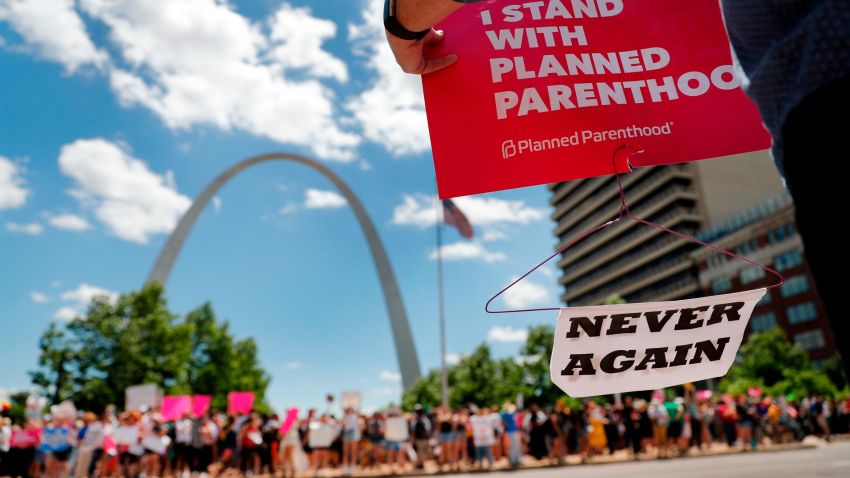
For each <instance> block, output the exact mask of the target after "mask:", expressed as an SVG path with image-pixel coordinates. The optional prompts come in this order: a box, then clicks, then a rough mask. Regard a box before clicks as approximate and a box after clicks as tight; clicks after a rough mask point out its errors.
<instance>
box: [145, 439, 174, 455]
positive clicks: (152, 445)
mask: <svg viewBox="0 0 850 478" xmlns="http://www.w3.org/2000/svg"><path fill="white" fill-rule="evenodd" d="M163 438H167V437H159V436H156V435H148V436H146V437H145V438H144V439H143V440H142V446H143V447H145V448H146V449H148V450H150V451H152V452H154V453H156V454H157V455H162V454H165V450H166V449H167V448H168V444H167V443H166V441H165V440H163Z"/></svg>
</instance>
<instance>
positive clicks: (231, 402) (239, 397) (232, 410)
mask: <svg viewBox="0 0 850 478" xmlns="http://www.w3.org/2000/svg"><path fill="white" fill-rule="evenodd" d="M253 408H254V392H230V393H228V394H227V414H228V415H245V414H248V413H251V410H252V409H253Z"/></svg>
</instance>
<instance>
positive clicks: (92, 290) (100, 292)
mask: <svg viewBox="0 0 850 478" xmlns="http://www.w3.org/2000/svg"><path fill="white" fill-rule="evenodd" d="M59 297H60V298H61V299H62V300H64V301H66V302H74V303H76V304H77V305H79V306H82V307H85V306H87V305H89V304H90V303H91V301H92V299H94V298H95V297H105V298H106V299H107V300H108V301H109V302H113V303H114V302H115V301H116V300H118V293H117V292H112V291H111V290H107V289H104V288H102V287H97V286H93V285H89V284H86V283H85V282H84V283H82V284H80V285H79V286H77V288H76V289H72V290H66V291H65V292H63V293H62V294H61V295H60V296H59Z"/></svg>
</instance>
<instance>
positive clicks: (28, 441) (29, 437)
mask: <svg viewBox="0 0 850 478" xmlns="http://www.w3.org/2000/svg"><path fill="white" fill-rule="evenodd" d="M40 441H41V430H40V429H38V428H30V429H26V430H15V431H13V432H12V437H11V439H10V441H9V445H10V446H11V447H12V448H30V447H34V446H38V444H39V442H40Z"/></svg>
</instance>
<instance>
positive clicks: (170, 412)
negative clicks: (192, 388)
mask: <svg viewBox="0 0 850 478" xmlns="http://www.w3.org/2000/svg"><path fill="white" fill-rule="evenodd" d="M191 409H192V397H190V396H189V395H176V396H172V395H166V396H164V397H162V409H161V410H160V413H161V414H162V419H163V420H164V421H166V422H170V421H173V420H177V419H178V418H182V417H183V415H184V414H186V413H188V412H189V411H190V410H191Z"/></svg>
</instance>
